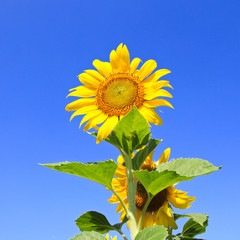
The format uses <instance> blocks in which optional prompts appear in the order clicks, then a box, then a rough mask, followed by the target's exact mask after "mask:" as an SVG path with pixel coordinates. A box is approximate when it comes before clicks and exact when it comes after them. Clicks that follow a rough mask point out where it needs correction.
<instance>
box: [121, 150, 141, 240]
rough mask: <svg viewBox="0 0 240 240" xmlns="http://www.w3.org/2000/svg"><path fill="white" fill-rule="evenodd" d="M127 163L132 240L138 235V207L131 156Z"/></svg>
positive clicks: (126, 157) (126, 158) (127, 158)
mask: <svg viewBox="0 0 240 240" xmlns="http://www.w3.org/2000/svg"><path fill="white" fill-rule="evenodd" d="M124 160H125V163H126V168H127V183H128V203H129V209H128V211H129V213H128V215H127V217H128V219H129V223H130V229H131V238H132V240H134V239H135V237H136V235H137V233H138V227H137V221H136V205H135V195H136V182H135V180H134V176H133V173H132V160H131V155H127V154H126V155H125V159H124Z"/></svg>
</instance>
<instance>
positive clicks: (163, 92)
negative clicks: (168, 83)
mask: <svg viewBox="0 0 240 240" xmlns="http://www.w3.org/2000/svg"><path fill="white" fill-rule="evenodd" d="M157 97H169V98H172V97H173V96H172V94H171V93H169V92H168V91H167V90H165V89H160V90H158V91H154V89H153V90H152V91H148V92H146V95H145V96H144V99H145V100H151V99H154V98H157Z"/></svg>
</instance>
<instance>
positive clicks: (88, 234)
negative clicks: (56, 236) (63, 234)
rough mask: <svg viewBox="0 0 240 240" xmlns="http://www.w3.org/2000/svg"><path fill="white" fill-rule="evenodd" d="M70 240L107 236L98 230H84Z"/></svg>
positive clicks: (95, 239) (96, 238) (100, 239)
mask: <svg viewBox="0 0 240 240" xmlns="http://www.w3.org/2000/svg"><path fill="white" fill-rule="evenodd" d="M69 240H106V237H105V236H103V235H102V234H100V233H98V232H93V231H92V232H84V233H81V234H78V235H75V236H74V238H71V239H69Z"/></svg>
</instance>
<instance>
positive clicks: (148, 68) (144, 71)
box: [137, 59, 157, 80]
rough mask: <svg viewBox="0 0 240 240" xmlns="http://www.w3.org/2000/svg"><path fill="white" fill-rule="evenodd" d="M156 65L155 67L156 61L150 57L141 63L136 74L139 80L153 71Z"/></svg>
mask: <svg viewBox="0 0 240 240" xmlns="http://www.w3.org/2000/svg"><path fill="white" fill-rule="evenodd" d="M156 67H157V63H156V61H154V60H152V59H150V60H148V61H147V62H145V63H144V64H143V65H142V67H141V68H140V70H139V72H138V73H137V75H138V76H139V78H140V79H141V80H144V79H145V78H146V77H147V76H149V75H150V74H151V73H152V72H153V71H154V69H155V68H156Z"/></svg>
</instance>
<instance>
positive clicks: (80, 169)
mask: <svg viewBox="0 0 240 240" xmlns="http://www.w3.org/2000/svg"><path fill="white" fill-rule="evenodd" d="M40 165H42V166H44V167H48V168H52V169H54V170H57V171H60V172H65V173H69V174H73V175H76V176H79V177H83V178H87V179H89V180H92V181H94V182H97V183H100V184H102V185H104V186H105V187H107V188H109V189H112V178H113V176H114V173H115V171H116V169H117V163H116V162H114V161H113V160H108V161H105V162H98V163H86V164H84V163H80V162H72V163H70V162H60V163H48V164H40Z"/></svg>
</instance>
